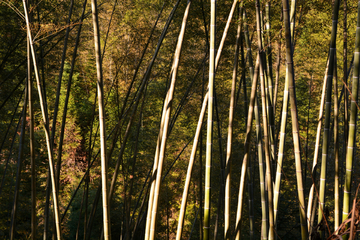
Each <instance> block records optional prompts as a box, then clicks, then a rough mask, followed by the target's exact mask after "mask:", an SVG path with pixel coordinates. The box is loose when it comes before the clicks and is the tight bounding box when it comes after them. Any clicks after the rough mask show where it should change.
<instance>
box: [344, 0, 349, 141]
mask: <svg viewBox="0 0 360 240" xmlns="http://www.w3.org/2000/svg"><path fill="white" fill-rule="evenodd" d="M343 32H344V33H343V42H344V43H343V56H344V58H343V59H344V60H343V62H344V66H343V74H344V75H343V79H344V86H343V88H344V89H346V87H347V84H348V82H347V81H348V79H347V78H348V72H347V0H344V25H343ZM348 99H349V97H348V91H344V140H345V141H344V143H345V147H346V146H347V139H348V134H349V113H348V105H349V103H348Z"/></svg>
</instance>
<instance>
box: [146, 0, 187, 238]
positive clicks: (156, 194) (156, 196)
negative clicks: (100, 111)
mask: <svg viewBox="0 0 360 240" xmlns="http://www.w3.org/2000/svg"><path fill="white" fill-rule="evenodd" d="M190 6H191V1H188V2H187V6H186V9H185V12H184V17H183V21H182V25H181V30H180V33H179V37H178V42H177V45H176V50H175V55H174V61H173V66H172V69H171V84H170V88H169V90H168V93H167V99H166V100H165V102H164V112H163V116H164V126H163V133H162V137H161V147H160V152H159V162H158V168H157V174H156V181H155V189H154V200H153V204H152V213H151V224H150V235H149V239H150V240H152V239H155V228H156V216H157V208H158V200H159V192H160V184H161V175H162V168H163V163H164V159H165V149H166V141H167V135H168V129H169V122H170V114H171V109H172V107H171V106H172V101H173V96H174V91H175V83H176V78H177V72H178V67H179V62H180V54H181V48H182V43H183V39H184V35H185V29H186V23H187V18H188V15H189V11H190Z"/></svg>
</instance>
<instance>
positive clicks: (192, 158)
mask: <svg viewBox="0 0 360 240" xmlns="http://www.w3.org/2000/svg"><path fill="white" fill-rule="evenodd" d="M208 97H209V94H208V93H207V94H206V95H205V98H204V101H203V104H202V108H201V112H200V116H199V121H198V125H197V127H196V132H195V137H194V143H193V147H192V150H191V155H190V160H189V165H188V170H187V173H186V180H185V186H184V191H183V195H182V199H181V207H180V213H179V220H178V226H177V231H176V239H177V240H180V239H181V235H182V231H183V225H184V218H185V209H186V203H187V198H188V192H189V187H190V180H191V175H192V169H193V166H194V161H195V156H196V150H197V145H198V141H199V136H200V132H201V127H202V123H203V120H204V116H205V111H206V106H207V103H208Z"/></svg>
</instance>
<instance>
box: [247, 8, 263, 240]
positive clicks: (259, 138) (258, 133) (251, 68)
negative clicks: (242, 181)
mask: <svg viewBox="0 0 360 240" xmlns="http://www.w3.org/2000/svg"><path fill="white" fill-rule="evenodd" d="M243 21H244V37H245V43H246V49H247V52H248V54H247V55H248V56H249V73H250V79H253V78H254V64H253V60H252V57H251V56H252V54H251V44H250V38H249V30H248V24H247V18H246V12H245V10H244V14H243ZM258 105H259V104H258V99H257V96H255V102H254V114H255V123H256V143H257V147H258V159H259V179H260V193H261V213H262V217H261V218H262V220H261V239H267V237H268V234H267V222H268V220H267V213H266V212H267V211H266V209H267V208H266V196H265V175H264V167H263V166H264V165H263V164H264V163H263V162H264V160H263V159H264V151H263V146H262V136H261V125H260V113H259V107H258Z"/></svg>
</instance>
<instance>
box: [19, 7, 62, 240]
mask: <svg viewBox="0 0 360 240" xmlns="http://www.w3.org/2000/svg"><path fill="white" fill-rule="evenodd" d="M23 6H24V12H25V21H26V27H27V35H28V38H29V43H30V49H31V55H32V61H33V66H34V72H35V78H36V82H37V87H38V93H39V98H40V107H41V113H42V117H43V123H44V130H45V138H46V146H47V152H48V158H49V166H50V175H51V185H52V192H53V203H54V214H55V226H56V236H57V239H58V240H61V228H60V221H59V206H58V196H57V186H56V182H55V169H54V162H53V157H52V149H51V144H50V134H49V123H48V121H47V114H46V112H45V100H44V97H43V93H42V87H41V83H40V78H39V72H38V68H37V64H36V54H35V49H34V43H33V40H32V36H31V30H30V24H29V17H28V12H27V6H26V2H25V0H23Z"/></svg>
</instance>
